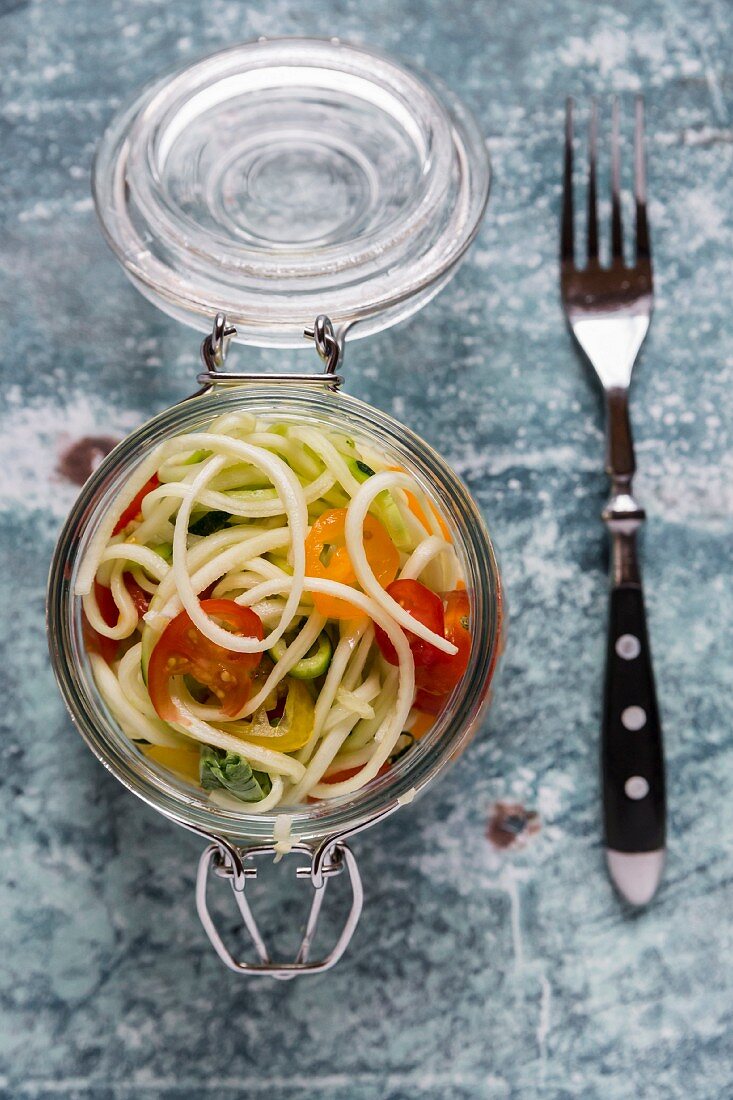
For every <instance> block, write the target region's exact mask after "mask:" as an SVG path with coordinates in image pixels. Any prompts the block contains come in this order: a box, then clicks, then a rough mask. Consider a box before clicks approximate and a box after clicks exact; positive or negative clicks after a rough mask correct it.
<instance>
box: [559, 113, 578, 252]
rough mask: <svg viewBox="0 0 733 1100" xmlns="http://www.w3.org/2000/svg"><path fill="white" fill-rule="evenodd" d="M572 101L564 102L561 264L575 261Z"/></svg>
mask: <svg viewBox="0 0 733 1100" xmlns="http://www.w3.org/2000/svg"><path fill="white" fill-rule="evenodd" d="M573 218H574V215H573V101H572V99H571V98H569V97H568V99H567V101H566V103H565V167H564V172H563V195H562V223H561V230H560V259H561V260H562V262H563V264H570V265H571V266H572V264H573V263H574V262H575V240H574V236H573Z"/></svg>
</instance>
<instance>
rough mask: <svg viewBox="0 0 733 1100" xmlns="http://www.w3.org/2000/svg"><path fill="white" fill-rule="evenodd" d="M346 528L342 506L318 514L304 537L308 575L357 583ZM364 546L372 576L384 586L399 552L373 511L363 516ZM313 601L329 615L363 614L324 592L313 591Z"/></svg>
mask: <svg viewBox="0 0 733 1100" xmlns="http://www.w3.org/2000/svg"><path fill="white" fill-rule="evenodd" d="M345 530H346V509H345V508H331V509H329V511H327V512H324V513H323V515H321V516H319V517H318V519H317V520H316V521H315V523H314V524H313V526H312V527H311V529H310V531H309V532H308V537H307V538H306V540H305V570H306V574H307V575H308V576H309V577H318V578H321V579H323V580H329V581H338V582H340V583H341V584H351V585H353V584H356V574H355V573H354V567H353V565H352V564H351V558H350V557H349V552H348V550H347V549H346V534H345ZM364 550H365V552H366V556H367V561H368V562H369V565H370V566H371V569H372V572H373V573H374V576H375V577H376V578H377V580H378V581H379V583H380V584H381V585H382V587H383V588H385V587H386V586H387V585H388V584H389V583H390V581H393V580H394V579H395V577H396V576H397V570H398V569H399V567H400V555H399V551H398V549H397V547H396V546H395V544H394V543H393V542H392V539H391V538H390V537H389V535H388V534H387V532H386V530H385V529H384V527H383V526H382V524H381V523H380V522H379V520H378V519H376V518H375V517H374V516H372V515H367V517H366V519H365V520H364ZM313 602H314V604H315V605H316V608H317V610H318V611H320V613H321V615H325V616H326V617H327V618H329V619H358V618H360V617H361V615H362V612H361V611H359V609H358V608H356V607H354V605H353V604H350V603H349V602H348V601H347V600H342V599H339V598H338V597H336V596H327V595H325V593H323V592H315V593H314V594H313Z"/></svg>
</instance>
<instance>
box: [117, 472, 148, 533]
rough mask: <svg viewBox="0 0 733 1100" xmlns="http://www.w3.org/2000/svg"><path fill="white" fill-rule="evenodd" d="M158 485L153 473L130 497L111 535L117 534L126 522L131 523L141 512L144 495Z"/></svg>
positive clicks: (123, 528) (125, 525) (124, 526)
mask: <svg viewBox="0 0 733 1100" xmlns="http://www.w3.org/2000/svg"><path fill="white" fill-rule="evenodd" d="M159 485H160V481H159V480H158V475H157V474H153V476H152V477H151V478H150V481H146V482H145V484H144V485H143V487H142V489H141V490H140V492H139V493H137V494H136V495H135V496H134V497H133V498H132V500H131V501H130V503H129V504H128V505H127V508H125V510H124V512H123V513H122V515H121V516H120V518H119V519H118V520H117V523H116V524H115V527H114V531H113V532H112V534H113V535H119V533H120V531H124V530H125V528H126V527H127V525H128V523H132V521H133V520H134V519H137V517H138V516H139V515H140V513H141V512H142V508H143V501H144V500H145V497H146V496H147V495H148V493H152V491H153V489H157V488H158V486H159Z"/></svg>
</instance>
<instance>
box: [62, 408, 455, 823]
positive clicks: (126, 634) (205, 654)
mask: <svg viewBox="0 0 733 1100" xmlns="http://www.w3.org/2000/svg"><path fill="white" fill-rule="evenodd" d="M76 593H77V595H78V596H79V597H80V598H81V601H82V606H83V614H84V640H85V645H86V648H87V652H88V655H89V660H90V663H91V667H92V672H93V675H94V679H95V682H96V684H97V687H98V689H99V692H100V694H101V695H102V697H103V699H104V701H105V703H106V705H107V707H108V709H109V711H110V712H111V714H112V716H113V717H114V719H115V721H116V723H117V724H118V725H119V727H120V729H121V730H122V731H123V733H124V734H125V735H126V736H127V737H128V738H129V739H130V740H131V741H132V742H134V743H135V745H136V747H137V749H138V751H139V752H140V753H141V754H143V756H145V757H146V758H147V759H148V760H150V761H151V762H152V763H153V764H154V765H156V766H157V767H159V768H163V769H167V770H168V771H170V772H172V773H173V774H174V775H175V776H177V777H178V778H179V779H182V780H184V781H186V782H187V783H189V784H191V785H193V786H194V787H196V788H197V789H198V790H199V791H200V792H206V794H207V796H208V798H209V799H210V800H211V801H212V802H214V803H217V804H219V805H221V806H223V807H225V808H229V809H240V810H241V809H243V808H244V805H243V804H246V811H247V813H258V812H259V813H262V812H267V811H271V810H274V809H275V808H278V809H279V808H281V807H282V808H286V807H289V806H297V805H301V804H303V803H306V802H308V801H313V800H316V801H323V800H328V799H334V798H338V797H340V796H342V795H351V794H354V793H355V792H357V791H359V790H360V789H361V788H363V787H364V786H366V785H367V784H368V783H370V782H371V781H372V780H373V779H375V778H376V777H377V776H380V775H382V774H383V773H384V772H385V771H386V770H388V769H389V768H390V767H391V765H392V764H393V763H394V762H395V761H396V760H397V759H399V758H400V757H401V756H403V755H404V754H405V753H409V752H410V751H412V749H413V748H414V745H415V743H416V741H418V740H419V739H420V738H421V737H422V736H423V735H424V734H425V733H426V732H427V731H428V730H429V729H430V728H431V726H432V725H433V723H434V721H435V720H436V717H437V716H438V715H439V714H440V713H441V712H442V710H443V709H444V707H445V706H446V705H447V702H448V700H449V698H450V696H451V695H452V693H453V690H454V688H455V687H456V686H457V685H458V683H459V682H460V680H461V678H462V677H463V675H464V673H465V671H466V669H467V667H468V663H469V657H470V653H471V647H472V632H471V621H470V606H469V599H468V594H467V592H466V588H465V582H464V576H463V572H462V568H461V561H460V557H459V555H458V554H457V553H456V549H455V546H454V542H453V539H452V536H451V532H450V530H449V528H448V526H447V525H446V523H445V520H444V518H443V516H442V515H441V510H440V508H439V506H438V505H437V503H436V502H435V501H434V500H433V499H431V498H430V497H429V496H428V494H427V493H426V492H425V490H424V488H423V487H422V485H421V484H420V483H419V482H418V481H417V479H416V478H415V477H414V476H413V475H412V474H410V473H409V472H408V471H407V470H405V469H404V468H402V467H400V466H397V465H395V464H394V462H393V461H392V460H391V459H390V456H389V455H388V454H385V453H382V452H380V451H379V450H378V449H377V448H375V446H374V445H373V444H370V443H368V442H367V441H365V440H363V439H360V438H357V437H352V436H349V435H347V434H345V433H344V432H341V431H337V430H335V429H326V428H324V427H323V426H315V425H313V424H311V423H308V422H307V421H306V420H301V421H278V420H276V419H269V418H266V417H261V416H259V417H256V416H255V415H253V414H252V413H250V412H245V411H234V412H227V413H225V414H224V415H222V416H219V417H218V418H217V419H215V420H213V421H212V422H211V423H210V424H209V425H208V426H207V427H206V429H205V430H203V431H192V432H188V433H185V434H179V435H176V436H173V437H172V438H169V439H167V440H165V441H164V442H163V443H161V444H159V445H158V446H157V448H156V449H155V450H154V451H153V453H152V454H151V455H150V456H149V457H147V458H146V459H145V460H144V461H143V462H142V463H141V464H140V465H139V466H138V468H137V469H136V470H135V472H134V473H133V474H132V476H130V477H129V479H128V480H127V482H126V484H125V485H124V487H123V488H122V490H121V491H120V492H119V494H118V496H117V498H116V501H115V503H114V504H113V505H112V507H111V508H110V509H109V511H108V512H107V513H106V515H105V517H104V519H103V520H102V522H101V523H100V526H99V528H98V530H97V531H96V533H95V535H94V537H93V538H92V540H91V542H90V543H89V544H88V546H87V549H86V553H85V556H84V558H83V560H82V562H81V565H80V568H79V572H78V574H77V577H76Z"/></svg>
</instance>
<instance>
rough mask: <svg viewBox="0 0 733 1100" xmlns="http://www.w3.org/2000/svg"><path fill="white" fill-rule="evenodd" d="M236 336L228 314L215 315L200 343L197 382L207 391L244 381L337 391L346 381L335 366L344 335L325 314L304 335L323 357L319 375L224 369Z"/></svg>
mask: <svg viewBox="0 0 733 1100" xmlns="http://www.w3.org/2000/svg"><path fill="white" fill-rule="evenodd" d="M236 335H237V330H236V328H235V327H234V326H233V325H230V324H228V323H227V319H226V316H225V314H223V313H217V315H216V317H215V318H214V326H213V328H212V330H211V333H210V334H209V335H208V336H205V337H204V339H203V341H202V343H201V362H202V363H203V367H204V369H203V370H202V371H201V373H200V374H199V375H198V376H197V381H198V382H199V384H200V385H201V386H203V387H204V389H205V390H208V389H211V388H212V387H213V386H215V385H217V386H218V385H222V384H223V385H241V384H242V383H243V382H255V383H260V384H261V383H262V382H263V381H265V380H266V381H267V383H268V385H269V384H270V383H271V382H272V383H276V384H278V383H286V384H289V385H293V384H296V385H301V386H326V387H327V388H328V389H332V390H337V389H339V387H340V386H341V385H342V383H343V378H342V377H341V375H340V374H337V373H336V368H337V367H338V365H339V363H340V362H341V360H342V358H343V334H342V338H341V339H340V340H339V338H338V337H337V336H336V333H335V331H334V327H333V325H332V323H331V320H330V318H328V317H327V316H326V315H325V313H322V314H319V316H318V317H316V319H315V322H314V323H313V326H312V327H309V328H307V329H305V330H304V333H303V335H304V336H305V337H306V338H307V339H309V340H313V341H314V343H315V345H316V351H317V352H318V354H319V356H320V357H321V359H322V360H323V364H324V367H323V371H322V373H320V374H315V373H314V374H295V373H290V374H268V375H262V374H257V373H255V372H252V371H225V370H223V367H224V363H225V361H226V357H227V352H228V351H229V345H230V343H231V341H232V338H233V337H234V336H236Z"/></svg>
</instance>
